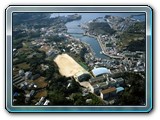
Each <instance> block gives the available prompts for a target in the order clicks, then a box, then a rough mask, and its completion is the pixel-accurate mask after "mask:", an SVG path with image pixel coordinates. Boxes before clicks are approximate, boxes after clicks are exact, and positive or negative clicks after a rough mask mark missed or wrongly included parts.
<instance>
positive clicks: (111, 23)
mask: <svg viewBox="0 0 160 120" xmlns="http://www.w3.org/2000/svg"><path fill="white" fill-rule="evenodd" d="M12 50H13V51H12V69H13V70H12V101H13V103H12V104H13V105H14V106H145V105H146V14H145V13H143V12H137V13H134V12H117V13H116V12H114V13H111V12H108V13H107V12H105V13H102V12H101V13H74V12H72V13H64V12H63V13H51V12H49V13H46V12H14V13H13V14H12Z"/></svg>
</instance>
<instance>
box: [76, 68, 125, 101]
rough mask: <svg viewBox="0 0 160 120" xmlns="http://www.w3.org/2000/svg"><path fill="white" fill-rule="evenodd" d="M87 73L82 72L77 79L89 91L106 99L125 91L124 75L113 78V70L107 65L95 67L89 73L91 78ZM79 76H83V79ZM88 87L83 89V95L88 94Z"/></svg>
mask: <svg viewBox="0 0 160 120" xmlns="http://www.w3.org/2000/svg"><path fill="white" fill-rule="evenodd" d="M86 74H87V73H85V74H81V75H80V77H77V79H78V80H77V79H76V81H78V82H79V83H80V85H81V86H83V87H85V88H86V89H87V91H88V92H91V93H93V94H96V95H97V96H100V97H101V98H102V99H103V100H105V101H108V100H111V99H114V98H115V97H116V96H117V93H119V92H123V91H124V87H123V86H124V79H123V78H122V77H117V78H112V77H111V76H110V74H112V73H111V71H110V70H109V69H107V68H105V67H99V68H94V69H93V70H92V71H91V73H90V74H88V76H90V78H89V77H88V76H87V75H86ZM85 77H87V79H86V78H85ZM79 78H83V80H82V79H79ZM86 89H85V91H83V95H87V92H86Z"/></svg>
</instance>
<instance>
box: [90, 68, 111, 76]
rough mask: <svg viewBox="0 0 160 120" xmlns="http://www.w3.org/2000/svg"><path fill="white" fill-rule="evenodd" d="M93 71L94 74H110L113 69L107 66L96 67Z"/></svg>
mask: <svg viewBox="0 0 160 120" xmlns="http://www.w3.org/2000/svg"><path fill="white" fill-rule="evenodd" d="M92 73H93V75H94V76H98V75H102V74H110V73H111V71H110V69H107V68H105V67H100V68H94V69H93V70H92Z"/></svg>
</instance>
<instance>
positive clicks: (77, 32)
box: [52, 13, 138, 59]
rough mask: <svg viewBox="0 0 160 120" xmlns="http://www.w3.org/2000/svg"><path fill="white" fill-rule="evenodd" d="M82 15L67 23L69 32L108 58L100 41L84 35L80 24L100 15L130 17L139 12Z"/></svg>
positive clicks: (62, 14)
mask: <svg viewBox="0 0 160 120" xmlns="http://www.w3.org/2000/svg"><path fill="white" fill-rule="evenodd" d="M73 14H75V13H59V14H55V13H53V14H52V17H54V16H57V15H60V16H67V15H73ZM78 14H80V15H81V16H82V18H81V19H80V20H75V21H72V22H68V23H67V24H66V26H67V32H68V33H69V34H70V35H72V36H73V37H75V38H79V39H80V40H81V41H82V42H85V43H87V44H89V45H90V47H91V49H92V50H93V52H94V53H95V56H96V57H98V58H102V59H104V58H108V56H106V55H104V54H101V53H100V52H101V51H102V50H101V47H100V45H99V43H98V41H97V40H96V39H95V38H93V37H89V36H84V35H83V33H84V30H83V29H82V28H81V27H79V25H81V24H84V23H86V22H88V21H90V20H93V19H96V18H98V17H104V16H105V15H113V16H120V17H128V16H130V15H137V14H138V13H78Z"/></svg>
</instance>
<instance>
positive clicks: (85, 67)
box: [78, 62, 89, 70]
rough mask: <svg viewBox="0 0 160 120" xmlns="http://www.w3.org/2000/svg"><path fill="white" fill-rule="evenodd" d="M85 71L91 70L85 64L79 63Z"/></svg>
mask: <svg viewBox="0 0 160 120" xmlns="http://www.w3.org/2000/svg"><path fill="white" fill-rule="evenodd" d="M78 63H79V64H80V65H81V66H82V67H83V68H84V69H85V70H89V68H88V66H87V65H86V64H85V63H84V62H78Z"/></svg>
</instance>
